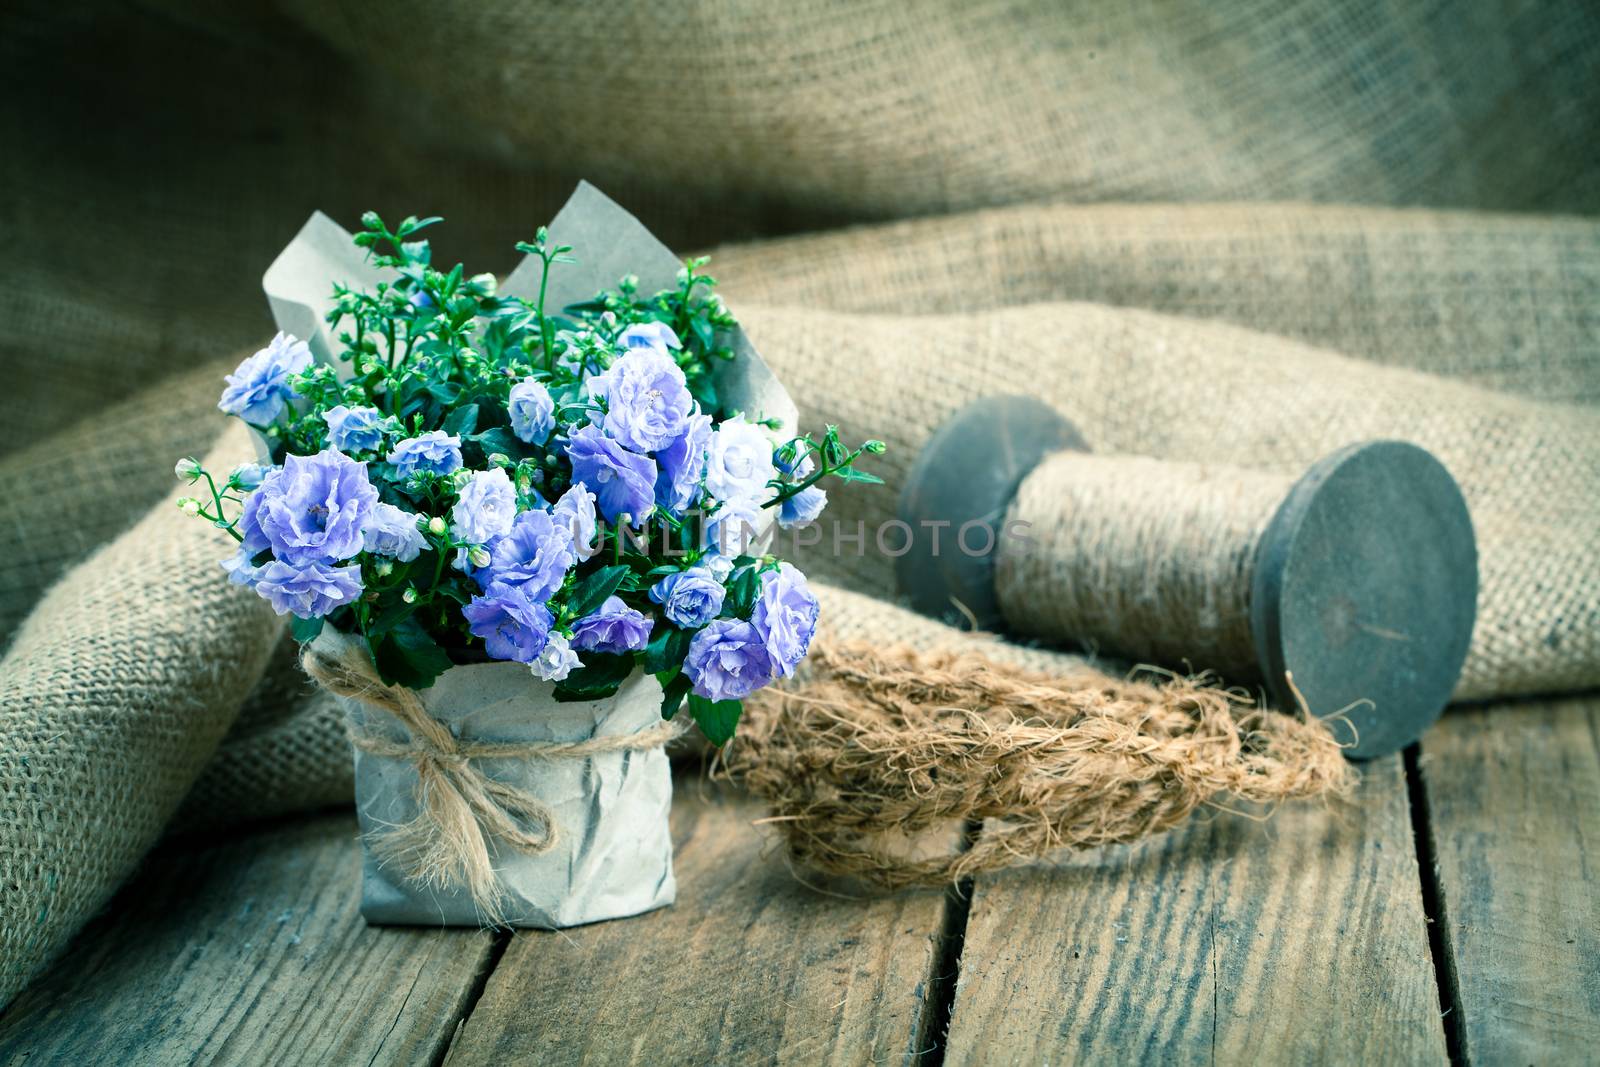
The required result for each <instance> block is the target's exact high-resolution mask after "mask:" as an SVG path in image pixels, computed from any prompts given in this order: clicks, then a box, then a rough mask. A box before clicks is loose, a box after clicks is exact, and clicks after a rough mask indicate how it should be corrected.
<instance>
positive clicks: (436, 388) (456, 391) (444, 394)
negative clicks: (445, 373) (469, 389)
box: [428, 382, 461, 404]
mask: <svg viewBox="0 0 1600 1067" xmlns="http://www.w3.org/2000/svg"><path fill="white" fill-rule="evenodd" d="M428 392H429V393H430V394H432V395H433V398H434V399H435V400H437V401H438V402H439V403H441V404H454V403H455V402H456V399H457V398H458V397H460V396H461V383H460V382H432V383H430V384H429V385H428Z"/></svg>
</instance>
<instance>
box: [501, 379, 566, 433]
mask: <svg viewBox="0 0 1600 1067" xmlns="http://www.w3.org/2000/svg"><path fill="white" fill-rule="evenodd" d="M506 409H507V410H508V411H509V412H510V414H511V432H512V433H514V434H516V435H517V438H518V439H519V440H522V441H526V442H527V443H528V444H530V445H532V444H538V443H539V442H540V441H543V440H544V439H545V438H547V437H549V436H550V431H551V430H553V429H555V426H556V420H555V411H556V405H555V401H554V400H552V399H551V397H550V390H548V389H546V388H545V387H544V385H543V384H542V383H541V382H539V381H537V380H535V379H533V378H525V379H523V380H522V381H520V382H518V383H517V384H516V385H513V386H512V387H511V399H510V400H509V401H508V402H507V404H506Z"/></svg>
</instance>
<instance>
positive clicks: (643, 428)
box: [588, 348, 770, 452]
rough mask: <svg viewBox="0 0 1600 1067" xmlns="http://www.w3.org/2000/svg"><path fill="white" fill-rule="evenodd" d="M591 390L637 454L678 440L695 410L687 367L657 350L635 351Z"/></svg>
mask: <svg viewBox="0 0 1600 1067" xmlns="http://www.w3.org/2000/svg"><path fill="white" fill-rule="evenodd" d="M588 389H589V395H590V396H592V397H597V398H600V399H603V400H604V401H605V402H606V413H605V417H604V419H603V421H602V422H601V425H602V426H603V427H604V429H605V431H606V433H608V434H610V435H611V436H612V437H614V438H616V439H617V440H618V441H620V442H622V445H623V447H624V448H628V449H631V450H632V451H634V452H654V451H655V450H656V449H658V448H664V447H665V446H667V445H669V444H671V443H672V442H673V441H675V440H677V438H678V437H679V436H681V435H682V433H683V431H684V427H685V424H687V423H688V421H689V416H690V414H691V413H692V412H693V411H694V398H693V397H692V396H690V395H689V387H688V386H687V385H686V384H685V380H684V376H683V370H682V369H681V368H680V367H679V366H678V364H677V363H676V362H674V361H673V359H672V358H671V357H670V356H664V355H662V354H661V353H660V352H657V351H655V350H654V349H649V348H642V349H634V350H631V351H629V352H628V353H627V354H625V355H624V356H623V357H622V358H621V359H619V360H617V361H616V362H615V363H613V364H612V365H611V367H610V369H608V370H607V371H606V372H605V373H604V374H597V375H595V376H594V377H593V378H590V379H589V381H588ZM769 447H770V446H769Z"/></svg>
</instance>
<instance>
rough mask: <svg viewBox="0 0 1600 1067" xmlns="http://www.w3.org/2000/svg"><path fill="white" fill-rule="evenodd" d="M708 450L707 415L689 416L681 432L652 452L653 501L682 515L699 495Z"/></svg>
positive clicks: (708, 426) (708, 431)
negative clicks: (654, 471)
mask: <svg viewBox="0 0 1600 1067" xmlns="http://www.w3.org/2000/svg"><path fill="white" fill-rule="evenodd" d="M710 451H711V416H710V415H704V414H700V413H696V414H694V415H691V416H689V421H688V422H687V423H686V424H685V425H684V428H683V433H681V434H679V435H678V437H677V439H676V440H673V441H672V442H670V443H669V444H668V445H667V446H666V447H665V448H663V449H661V450H660V451H659V452H657V453H656V463H657V465H659V466H660V468H661V473H660V475H659V476H657V478H656V503H657V504H660V505H661V506H662V507H664V508H666V509H667V511H669V512H671V513H672V514H674V515H682V514H683V513H684V512H685V511H688V510H689V508H690V507H692V506H693V505H694V502H695V499H696V498H697V497H698V496H699V495H700V479H701V478H703V477H704V476H705V473H706V456H707V454H708V453H709V452H710Z"/></svg>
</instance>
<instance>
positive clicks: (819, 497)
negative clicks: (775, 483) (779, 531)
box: [778, 485, 828, 530]
mask: <svg viewBox="0 0 1600 1067" xmlns="http://www.w3.org/2000/svg"><path fill="white" fill-rule="evenodd" d="M827 506H828V494H827V493H826V492H824V491H823V490H821V489H818V488H817V487H816V486H814V485H808V486H806V487H805V488H804V489H802V490H800V491H799V492H798V493H796V494H795V495H794V496H792V497H790V498H789V499H787V500H785V501H784V502H783V503H782V504H781V505H779V507H778V525H779V526H782V527H783V528H784V529H785V530H787V529H788V528H789V527H791V526H804V525H806V524H807V523H811V522H816V521H817V516H819V515H821V514H822V509H823V508H825V507H827Z"/></svg>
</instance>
